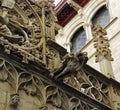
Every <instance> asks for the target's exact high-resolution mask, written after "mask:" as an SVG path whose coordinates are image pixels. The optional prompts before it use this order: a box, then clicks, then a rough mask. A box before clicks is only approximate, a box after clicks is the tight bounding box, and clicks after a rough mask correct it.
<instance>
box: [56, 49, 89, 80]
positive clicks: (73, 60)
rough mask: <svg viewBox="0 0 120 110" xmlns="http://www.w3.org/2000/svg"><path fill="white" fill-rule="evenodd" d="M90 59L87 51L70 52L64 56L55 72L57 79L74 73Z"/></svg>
mask: <svg viewBox="0 0 120 110" xmlns="http://www.w3.org/2000/svg"><path fill="white" fill-rule="evenodd" d="M87 61H88V57H87V53H86V52H84V53H82V52H81V51H80V52H78V53H76V54H73V53H68V54H67V55H65V56H64V57H63V61H62V62H61V63H60V66H59V67H58V68H57V69H56V70H55V72H54V78H55V79H62V78H63V77H64V76H68V75H69V74H74V73H76V72H77V71H79V70H80V69H81V67H82V66H83V65H84V64H86V62H87Z"/></svg>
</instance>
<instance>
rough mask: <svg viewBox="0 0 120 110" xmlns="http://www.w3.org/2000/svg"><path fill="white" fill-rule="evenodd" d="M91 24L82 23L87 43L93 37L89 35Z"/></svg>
mask: <svg viewBox="0 0 120 110" xmlns="http://www.w3.org/2000/svg"><path fill="white" fill-rule="evenodd" d="M91 27H92V23H84V25H83V28H84V30H85V31H86V36H87V41H90V40H91V39H92V38H93V36H92V34H91Z"/></svg>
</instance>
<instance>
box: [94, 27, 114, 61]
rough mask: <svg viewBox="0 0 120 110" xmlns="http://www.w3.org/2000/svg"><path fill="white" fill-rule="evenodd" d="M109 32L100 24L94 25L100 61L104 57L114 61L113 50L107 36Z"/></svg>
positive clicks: (97, 56)
mask: <svg viewBox="0 0 120 110" xmlns="http://www.w3.org/2000/svg"><path fill="white" fill-rule="evenodd" d="M106 35H107V32H106V30H105V29H103V28H102V27H101V26H100V25H97V26H94V28H93V36H94V37H95V39H94V42H95V44H94V47H95V48H96V55H95V57H96V62H100V61H101V60H102V59H104V58H105V59H107V60H108V61H113V58H112V55H111V50H110V49H109V40H108V38H107V37H105V36H106Z"/></svg>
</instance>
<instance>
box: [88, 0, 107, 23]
mask: <svg viewBox="0 0 120 110" xmlns="http://www.w3.org/2000/svg"><path fill="white" fill-rule="evenodd" d="M105 5H106V0H102V1H99V0H98V1H95V3H94V5H93V6H90V7H89V8H88V9H87V10H86V15H87V16H86V22H87V23H91V20H92V18H93V17H94V15H95V14H96V12H97V11H98V10H99V9H100V8H101V7H103V6H105Z"/></svg>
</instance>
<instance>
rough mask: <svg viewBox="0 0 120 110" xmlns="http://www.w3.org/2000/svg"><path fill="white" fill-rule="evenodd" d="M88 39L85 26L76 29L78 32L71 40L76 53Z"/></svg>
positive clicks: (73, 50)
mask: <svg viewBox="0 0 120 110" xmlns="http://www.w3.org/2000/svg"><path fill="white" fill-rule="evenodd" d="M86 40H87V38H86V33H85V30H84V29H83V27H81V28H80V29H78V30H77V31H76V33H75V34H74V36H73V38H72V40H71V42H72V48H71V51H72V52H74V53H75V52H78V51H80V50H81V48H82V47H83V46H84V45H85V44H86Z"/></svg>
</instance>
